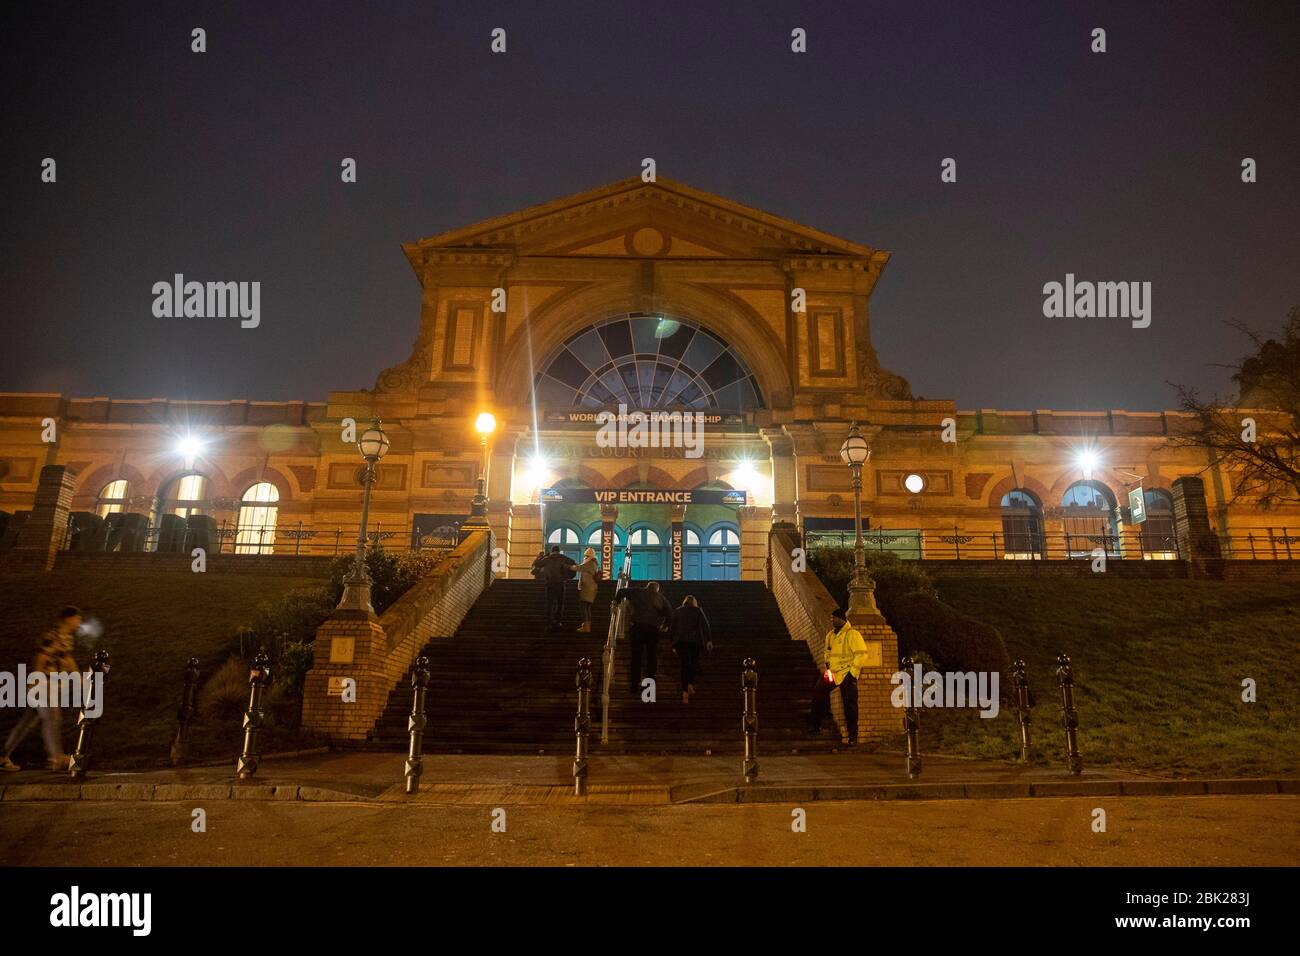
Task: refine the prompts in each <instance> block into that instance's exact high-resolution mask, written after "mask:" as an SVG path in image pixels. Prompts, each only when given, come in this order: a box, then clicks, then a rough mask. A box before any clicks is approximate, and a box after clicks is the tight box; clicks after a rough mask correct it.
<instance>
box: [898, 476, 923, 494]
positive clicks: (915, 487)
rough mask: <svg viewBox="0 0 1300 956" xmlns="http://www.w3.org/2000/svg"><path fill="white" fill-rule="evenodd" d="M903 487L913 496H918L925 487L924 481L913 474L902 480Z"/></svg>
mask: <svg viewBox="0 0 1300 956" xmlns="http://www.w3.org/2000/svg"><path fill="white" fill-rule="evenodd" d="M903 487H904V488H906V489H907V490H908V491H910V492H911V493H912V494H914V495H919V494H920V493H921V489H923V488H924V487H925V479H924V478H922V477H921V476H920V475H918V474H916V473H915V472H913V473H912V474H910V475H908V476H907V477H906V478H904V479H903Z"/></svg>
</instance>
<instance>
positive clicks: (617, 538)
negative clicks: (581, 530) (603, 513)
mask: <svg viewBox="0 0 1300 956" xmlns="http://www.w3.org/2000/svg"><path fill="white" fill-rule="evenodd" d="M602 530H603V529H602V528H601V527H600V526H599V525H597V526H596V528H595V529H594V530H593V531H592V532H591V534H589V535H587V544H589V545H591V547H593V548H599V547H600V540H601V531H602ZM622 543H623V535H622V534H621V533H620V532H619V529H618V527H617V526H616V527H615V528H614V546H615V547H617V546H618V545H620V544H622Z"/></svg>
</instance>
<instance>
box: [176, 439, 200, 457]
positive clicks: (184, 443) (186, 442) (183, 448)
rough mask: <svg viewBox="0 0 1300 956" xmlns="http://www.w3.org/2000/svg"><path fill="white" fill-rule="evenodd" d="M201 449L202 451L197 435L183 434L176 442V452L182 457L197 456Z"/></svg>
mask: <svg viewBox="0 0 1300 956" xmlns="http://www.w3.org/2000/svg"><path fill="white" fill-rule="evenodd" d="M201 451H203V442H202V441H200V440H199V438H198V436H197V435H184V436H182V437H181V438H180V439H179V440H177V442H176V454H178V455H180V456H181V457H182V458H185V459H190V458H197V457H198V454H199V452H201Z"/></svg>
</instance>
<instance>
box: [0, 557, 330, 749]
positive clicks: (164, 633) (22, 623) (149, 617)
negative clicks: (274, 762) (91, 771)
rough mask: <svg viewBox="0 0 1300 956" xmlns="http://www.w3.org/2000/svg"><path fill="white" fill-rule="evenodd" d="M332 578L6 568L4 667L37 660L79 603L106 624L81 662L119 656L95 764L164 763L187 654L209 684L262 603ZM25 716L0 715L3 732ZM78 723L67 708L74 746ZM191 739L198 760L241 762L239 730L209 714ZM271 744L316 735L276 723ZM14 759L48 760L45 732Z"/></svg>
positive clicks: (1, 628) (82, 648) (84, 643)
mask: <svg viewBox="0 0 1300 956" xmlns="http://www.w3.org/2000/svg"><path fill="white" fill-rule="evenodd" d="M324 583H325V582H324V579H323V578H309V577H302V578H298V577H281V576H274V575H265V576H260V575H255V574H229V575H219V574H191V573H189V572H159V571H150V572H147V573H141V574H129V573H119V572H100V573H95V572H86V571H85V570H81V569H78V570H76V571H62V572H61V571H55V572H53V573H50V574H43V573H37V572H27V571H23V572H18V573H13V572H5V573H4V574H3V575H0V669H3V670H14V669H15V668H16V666H17V664H18V663H19V662H20V661H22V662H28V663H29V662H30V660H31V657H32V652H33V650H34V648H35V645H36V641H37V639H38V637H39V635H40V634H41V632H42V631H43V630H44V629H45V628H46V627H48V626H49V624H50V622H51V620H52V619H53V616H54V614H55V613H56V612H57V611H58V609H59V608H60V607H62V606H63V605H65V604H75V605H77V606H78V607H80V608H81V609H82V611H83V613H84V614H85V616H86V617H87V618H88V619H91V618H93V619H95V620H97V621H98V622H99V624H100V625H101V626H102V628H103V631H102V634H101V635H100V637H99V638H98V640H97V641H95V642H93V643H92V642H90V641H89V640H86V639H80V640H78V642H77V649H76V659H77V663H78V665H80V666H81V668H82V669H83V670H84V669H88V668H89V666H90V660H91V657H92V656H93V653H94V651H95V649H96V648H98V647H102V648H105V649H107V650H108V652H109V653H110V655H111V658H112V670H111V672H110V674H109V679H108V686H107V689H106V694H105V700H106V704H105V710H104V716H103V718H102V719H101V720H100V722H99V724H98V726H97V727H96V730H95V738H94V750H93V754H94V764H93V766H96V767H99V768H101V769H107V768H128V767H139V766H149V765H156V764H160V763H165V762H166V760H167V756H168V751H169V749H170V747H171V741H172V738H173V736H174V734H175V731H176V709H177V706H178V704H179V701H180V693H181V686H182V676H183V671H184V668H185V662H186V660H187V659H188V658H190V657H197V658H198V659H199V663H200V666H201V673H202V680H206V679H207V678H208V677H209V676H210V675H211V674H212V673H213V671H215V670H216V668H218V667H219V666H220V665H221V664H223V663H224V662H225V661H226V660H227V658H228V657H229V654H230V647H231V642H232V640H233V639H234V637H235V633H236V630H237V629H238V628H239V627H240V625H241V624H245V623H248V622H249V621H250V620H251V618H252V616H253V612H254V610H255V609H256V607H257V606H258V605H259V604H261V603H264V602H270V601H273V600H275V599H276V598H279V597H280V596H281V595H283V594H285V593H286V592H288V591H290V590H292V589H294V588H304V587H319V586H321V585H322V584H324ZM16 719H17V718H16V715H15V714H14V713H13V712H5V711H0V738H2V737H3V735H5V734H8V732H9V728H10V727H11V726H13V723H14V721H15V720H16ZM74 722H75V713H74V712H72V711H65V713H64V739H65V745H66V746H67V747H68V748H69V750H70V749H71V747H72V744H73V741H74V740H75V737H74V735H73V730H72V727H73V724H74ZM192 740H193V747H192V752H193V755H194V758H195V759H218V758H224V757H226V756H230V757H231V758H232V759H233V756H234V755H235V754H237V753H238V750H239V744H240V739H239V726H238V723H237V722H236V723H234V725H233V726H231V725H230V724H228V723H222V724H217V723H215V722H213V721H205V720H203V719H201V718H200V720H199V721H198V722H197V723H196V724H195V726H194V731H193V737H192ZM264 740H265V743H264V746H263V750H264V752H271V751H273V750H284V749H294V748H297V747H302V746H310V745H311V740H310V739H309V738H308V737H306V736H305V735H304V734H302V733H301V732H300V731H298V730H296V729H291V728H287V727H271V728H269V729H268V732H267V734H266V735H265V738H264ZM0 742H2V740H0ZM15 760H16V761H17V762H18V763H20V764H24V765H27V764H32V765H38V766H39V765H40V764H41V763H43V761H44V753H43V748H42V746H41V742H40V736H39V733H38V732H33V733H32V734H31V735H30V736H29V737H28V739H27V741H26V742H25V743H24V744H23V746H22V747H21V748H20V750H19V751H18V754H17V755H16V756H15Z"/></svg>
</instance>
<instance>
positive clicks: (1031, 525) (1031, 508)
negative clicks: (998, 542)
mask: <svg viewBox="0 0 1300 956" xmlns="http://www.w3.org/2000/svg"><path fill="white" fill-rule="evenodd" d="M1002 538H1003V554H1004V556H1005V557H1007V558H1009V559H1011V560H1013V561H1014V560H1021V561H1023V560H1031V561H1039V560H1042V557H1043V510H1042V508H1040V507H1039V504H1038V499H1037V498H1035V497H1034V496H1033V495H1032V494H1031V493H1030V492H1028V491H1026V490H1025V489H1023V488H1015V489H1013V490H1011V491H1008V492H1007V493H1006V494H1005V495H1003V496H1002Z"/></svg>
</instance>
